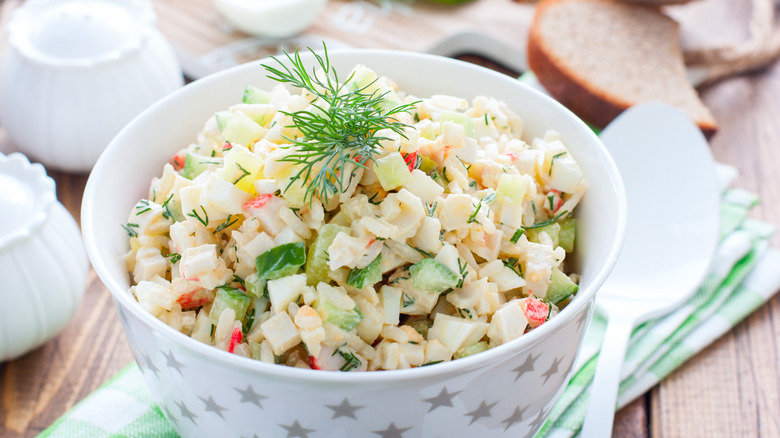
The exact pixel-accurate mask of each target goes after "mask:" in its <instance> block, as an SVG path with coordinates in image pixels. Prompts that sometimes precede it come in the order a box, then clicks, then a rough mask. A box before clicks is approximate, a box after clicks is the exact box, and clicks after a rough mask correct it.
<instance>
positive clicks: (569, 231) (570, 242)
mask: <svg viewBox="0 0 780 438" xmlns="http://www.w3.org/2000/svg"><path fill="white" fill-rule="evenodd" d="M558 223H559V224H560V225H561V231H560V232H559V233H558V245H560V247H561V248H563V250H564V251H566V252H573V251H574V240H575V237H576V235H577V230H576V228H577V220H576V219H574V218H570V217H569V218H566V219H561V220H560V221H558Z"/></svg>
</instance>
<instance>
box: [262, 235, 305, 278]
mask: <svg viewBox="0 0 780 438" xmlns="http://www.w3.org/2000/svg"><path fill="white" fill-rule="evenodd" d="M255 263H256V264H257V275H258V277H259V278H260V279H262V280H274V279H277V278H281V277H286V276H288V275H293V274H295V273H296V272H298V269H299V268H300V267H301V266H303V264H304V263H306V245H305V244H304V243H303V242H294V243H285V244H283V245H279V246H277V247H274V248H271V249H269V250H268V251H266V252H264V253H262V254H260V255H259V256H257V259H255Z"/></svg>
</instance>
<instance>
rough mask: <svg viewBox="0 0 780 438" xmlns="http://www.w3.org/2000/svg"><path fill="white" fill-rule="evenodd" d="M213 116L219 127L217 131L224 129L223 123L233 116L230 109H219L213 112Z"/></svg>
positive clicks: (225, 123)
mask: <svg viewBox="0 0 780 438" xmlns="http://www.w3.org/2000/svg"><path fill="white" fill-rule="evenodd" d="M214 118H215V119H217V128H219V132H222V131H224V130H225V125H227V122H228V120H230V119H232V118H233V114H232V113H231V112H230V111H219V112H217V113H214Z"/></svg>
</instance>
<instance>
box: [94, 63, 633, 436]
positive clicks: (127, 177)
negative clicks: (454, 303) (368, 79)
mask: <svg viewBox="0 0 780 438" xmlns="http://www.w3.org/2000/svg"><path fill="white" fill-rule="evenodd" d="M303 59H304V61H305V62H306V63H307V64H308V65H310V63H311V61H312V57H310V56H303ZM330 60H331V63H332V64H333V65H334V66H335V68H336V69H337V71H340V72H347V71H349V70H350V69H351V68H352V67H353V66H354V65H356V64H358V63H362V64H366V65H367V66H368V67H370V68H372V69H374V70H375V71H377V72H379V73H380V74H383V75H386V76H389V77H391V78H393V79H394V80H396V81H397V82H398V84H399V86H400V87H401V88H402V89H404V90H407V91H409V92H410V93H413V94H416V95H419V96H429V95H432V94H453V95H458V96H463V97H466V98H472V97H474V96H475V95H478V94H485V95H489V96H495V97H498V98H501V99H502V100H504V101H506V102H507V103H508V105H509V106H510V108H512V109H513V110H514V111H516V112H517V113H518V114H519V115H520V116H521V117H522V118H523V119H524V120H525V126H526V132H527V134H528V136H529V137H531V136H540V135H541V134H543V133H544V131H545V130H546V129H548V128H554V129H556V130H558V131H559V132H560V133H561V135H562V138H563V141H564V142H565V143H566V144H567V146H568V147H569V150H570V153H571V154H572V155H574V156H575V158H576V159H577V160H578V162H579V163H580V166H581V167H582V169H583V171H584V173H585V177H586V178H587V179H588V181H589V191H588V193H587V195H586V197H585V198H584V200H583V203H582V204H581V206H580V208H579V209H578V212H577V216H578V217H579V219H580V220H579V230H578V239H579V240H578V243H577V245H576V246H577V248H576V254H575V256H576V259H577V260H578V262H577V266H576V270H577V271H578V272H580V273H582V283H581V287H580V291H579V292H578V294H577V296H576V298H575V299H574V300H573V301H572V303H571V304H570V305H569V306H567V307H566V308H565V309H563V311H561V313H560V314H558V315H557V316H556V317H555V318H553V319H552V320H551V321H549V322H547V323H545V324H543V325H542V326H541V327H539V328H537V329H535V330H533V331H531V332H529V333H528V334H526V335H524V336H522V337H521V338H519V339H517V340H515V341H512V342H509V343H507V344H504V345H501V346H499V347H497V348H494V349H491V350H488V351H487V352H484V353H480V354H478V355H475V356H471V357H467V358H464V359H459V360H456V361H453V362H448V363H443V364H438V365H434V366H429V367H421V368H416V369H409V370H397V371H383V372H369V373H338V372H322V371H312V370H302V369H297V368H290V367H283V366H276V365H269V364H265V363H260V362H257V361H253V360H250V359H246V358H242V357H238V356H235V355H231V354H229V353H226V352H223V351H220V350H217V349H215V348H213V347H210V346H207V345H204V344H201V343H199V342H197V341H195V340H193V339H191V338H189V337H187V336H185V335H183V334H181V333H179V332H176V331H175V330H173V329H171V328H170V327H168V326H167V325H165V324H164V323H162V322H160V321H159V320H157V319H156V318H154V317H153V316H152V315H150V314H148V313H146V312H145V311H143V310H142V309H141V307H140V306H139V305H138V303H137V302H136V301H135V300H134V298H133V297H132V296H131V295H130V294H129V292H128V288H129V283H128V275H127V273H126V269H125V264H124V262H123V260H122V255H123V254H124V253H125V252H126V251H127V250H128V241H127V235H126V234H125V233H124V231H123V230H122V228H121V226H120V225H121V224H123V223H124V221H125V220H126V217H127V212H128V211H129V210H130V209H131V208H132V206H133V205H134V204H135V202H136V201H137V200H138V199H139V198H141V197H144V196H145V194H146V192H147V190H148V186H149V181H151V179H152V177H154V176H156V175H157V174H158V173H159V171H160V169H161V167H162V165H163V163H165V162H167V161H169V160H170V158H171V156H172V155H173V154H174V153H175V152H176V151H177V150H178V149H180V148H181V147H183V146H184V145H186V144H187V143H188V142H190V141H192V140H193V139H194V138H195V135H196V133H197V132H199V130H200V129H201V127H202V125H203V123H204V121H205V120H206V119H207V118H208V117H209V116H210V115H211V114H213V113H214V112H215V111H218V110H221V109H223V108H226V107H228V106H229V105H231V104H233V103H235V102H236V101H237V100H240V97H241V95H242V92H243V89H244V87H245V86H246V85H247V84H253V85H255V86H259V87H263V88H269V87H270V86H272V85H273V83H272V82H271V81H270V80H269V79H267V78H266V77H265V71H264V69H263V68H262V67H261V65H260V64H261V62H262V61H258V62H253V63H250V64H245V65H242V66H238V67H236V68H232V69H230V70H226V71H224V72H222V73H218V74H216V75H213V76H209V77H207V78H204V79H202V80H199V81H196V82H194V83H192V84H190V85H188V86H186V87H184V88H183V89H182V90H180V91H178V92H176V93H173V94H172V95H170V96H168V97H167V98H165V99H163V100H162V101H160V102H158V103H157V104H155V105H154V106H152V107H151V108H149V109H148V110H147V111H145V112H144V113H143V114H142V115H141V116H139V117H138V118H136V119H135V120H134V121H133V122H132V123H131V124H130V125H128V126H127V127H126V128H125V129H124V130H123V131H122V132H121V133H120V134H119V135H118V136H117V137H116V138H115V139H114V141H113V142H112V143H111V144H110V145H109V147H108V148H107V150H106V152H105V153H104V154H103V155H102V156H101V158H100V160H99V161H98V163H97V165H96V166H95V169H94V170H93V172H92V174H91V176H90V179H89V182H88V184H87V188H86V190H85V195H84V203H83V207H82V226H83V230H84V235H85V241H86V245H87V251H88V253H89V255H90V258H91V260H92V263H93V266H94V267H95V270H96V271H97V273H98V275H99V276H100V277H101V279H102V280H103V282H104V283H105V285H106V286H107V287H108V288H109V289H110V291H111V293H112V294H113V297H114V299H115V301H116V303H117V308H118V311H119V315H120V318H121V320H122V322H123V324H124V327H125V331H126V334H127V337H128V340H129V342H130V346H131V348H132V350H133V353H134V355H135V358H136V359H137V361H138V362H139V364H140V366H141V368H142V370H143V373H144V376H145V377H146V379H147V381H148V383H149V387H150V389H151V391H152V394H153V395H154V397H155V399H156V400H157V401H158V402H159V403H160V406H161V408H162V409H163V411H164V412H165V413H166V415H167V416H168V417H169V418H170V419H171V421H172V425H173V426H174V427H175V428H176V429H177V431H178V432H179V433H180V434H182V435H183V436H252V435H253V434H257V435H258V436H259V435H267V436H310V437H312V438H314V437H324V436H333V437H343V436H374V435H383V436H402V437H405V438H411V437H436V436H441V437H455V436H479V437H487V436H507V435H508V434H511V435H512V436H529V435H530V434H532V433H533V431H535V430H536V429H538V428H539V427H540V426H541V424H542V422H543V420H544V418H545V417H546V416H547V414H548V413H549V411H550V409H551V407H552V404H553V402H554V401H555V399H556V398H557V396H558V394H559V393H560V391H561V389H562V388H563V385H564V382H565V381H566V380H567V378H568V375H569V372H570V370H571V368H572V364H573V363H574V359H575V357H576V354H577V351H578V346H579V345H580V340H581V337H582V334H583V330H584V328H585V327H586V324H587V321H588V320H589V317H590V315H591V313H592V307H593V302H594V297H595V294H596V290H597V289H598V288H599V286H600V285H601V284H602V283H603V282H604V280H605V279H606V277H607V275H608V273H609V271H610V270H611V268H612V266H613V265H614V263H615V261H616V259H617V255H618V252H619V248H620V246H621V244H622V239H623V235H624V231H625V230H624V227H625V196H624V193H623V188H622V184H621V182H620V177H619V174H618V171H617V168H616V167H615V165H614V163H613V161H612V159H611V158H610V156H609V155H608V153H607V152H606V150H605V148H604V147H603V145H602V144H601V143H600V142H599V140H598V138H597V137H596V135H595V134H593V132H592V131H590V130H589V129H588V127H587V126H586V125H585V124H584V123H583V122H582V121H580V120H579V119H577V118H576V117H575V116H574V115H573V114H572V113H571V112H569V111H568V110H566V109H565V108H564V107H563V106H561V105H560V104H558V103H556V102H555V101H553V100H552V99H550V98H549V97H547V96H544V95H542V94H541V93H539V92H537V91H535V90H532V89H530V88H528V87H526V86H524V85H522V84H521V83H519V82H518V81H516V80H514V79H512V78H510V77H508V76H504V75H501V74H499V73H496V72H493V71H490V70H487V69H484V68H481V67H477V66H474V65H471V64H467V63H463V62H459V61H454V60H450V59H446V58H441V57H436V56H432V55H424V54H415V53H407V52H391V51H370V50H349V51H333V52H331V53H330ZM106 206H110V208H107V207H106ZM296 434H297V435H296Z"/></svg>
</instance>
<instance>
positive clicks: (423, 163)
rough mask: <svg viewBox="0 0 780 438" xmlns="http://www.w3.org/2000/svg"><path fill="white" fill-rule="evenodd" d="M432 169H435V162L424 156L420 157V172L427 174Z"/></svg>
mask: <svg viewBox="0 0 780 438" xmlns="http://www.w3.org/2000/svg"><path fill="white" fill-rule="evenodd" d="M434 169H436V162H435V161H433V160H431V159H430V158H428V157H427V156H425V155H420V170H421V171H423V172H425V173H429V172H430V171H432V170H434Z"/></svg>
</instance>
